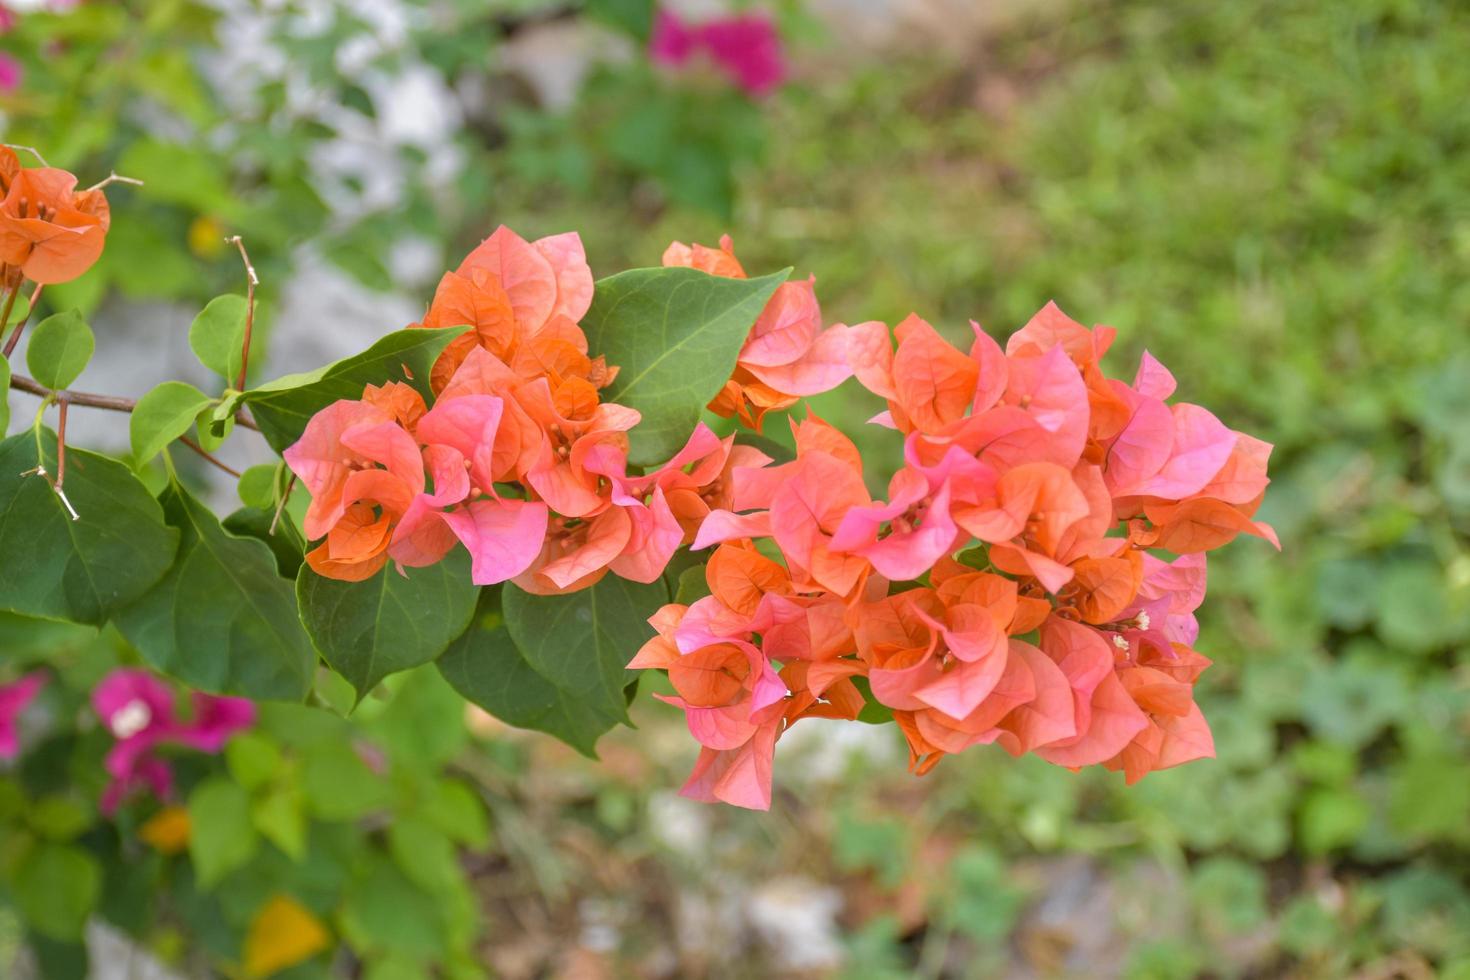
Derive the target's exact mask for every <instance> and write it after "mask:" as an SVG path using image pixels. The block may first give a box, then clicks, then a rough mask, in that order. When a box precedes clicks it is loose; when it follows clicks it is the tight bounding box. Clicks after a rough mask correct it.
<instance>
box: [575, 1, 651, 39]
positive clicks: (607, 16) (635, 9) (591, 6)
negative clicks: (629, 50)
mask: <svg viewBox="0 0 1470 980" xmlns="http://www.w3.org/2000/svg"><path fill="white" fill-rule="evenodd" d="M587 16H588V17H591V18H593V19H595V20H600V21H602V22H603V23H605V24H607V25H609V26H611V27H615V28H617V29H618V30H621V31H623V32H625V33H627V34H631V35H633V37H635V38H637V39H638V40H640V41H646V40H648V35H649V33H650V32H651V31H652V29H653V2H652V0H587Z"/></svg>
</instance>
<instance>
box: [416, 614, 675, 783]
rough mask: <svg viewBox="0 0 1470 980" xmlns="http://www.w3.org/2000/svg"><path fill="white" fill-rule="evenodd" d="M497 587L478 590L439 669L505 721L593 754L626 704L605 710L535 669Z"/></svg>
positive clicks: (465, 695) (472, 698)
mask: <svg viewBox="0 0 1470 980" xmlns="http://www.w3.org/2000/svg"><path fill="white" fill-rule="evenodd" d="M660 591H662V590H660ZM498 592H499V590H496V589H484V590H483V591H482V592H481V596H480V604H479V606H478V608H477V609H476V611H475V622H474V623H473V624H472V625H471V626H470V628H469V629H468V630H466V631H465V633H464V634H463V635H462V636H460V638H459V639H457V640H455V641H454V642H453V643H452V644H450V646H449V649H448V650H447V651H445V653H444V655H443V656H442V657H440V658H439V660H438V662H437V666H438V668H439V670H440V672H441V673H443V675H444V677H445V679H446V680H448V681H449V683H450V684H451V685H453V686H454V689H455V690H456V691H458V692H459V693H460V694H461V695H463V696H464V697H465V698H467V699H468V700H470V701H473V702H474V703H475V704H477V705H479V706H480V707H482V708H484V709H485V710H486V711H488V712H490V713H491V714H492V715H494V716H495V717H497V718H499V719H500V720H501V721H503V722H505V723H506V724H507V725H514V726H515V727H517V728H530V729H534V730H536V731H539V732H546V733H547V734H548V735H554V736H556V737H557V738H559V739H561V740H562V741H563V742H566V743H567V744H568V745H570V746H572V747H573V748H575V749H576V750H577V751H578V752H581V753H583V754H585V755H589V756H595V746H596V744H597V739H598V737H599V736H601V735H602V733H603V732H605V731H607V730H608V729H609V728H611V727H612V726H613V725H615V724H617V723H618V722H619V721H620V720H622V716H623V711H624V710H625V708H623V707H621V706H620V708H619V710H617V711H612V710H609V709H608V707H607V706H606V705H605V704H603V703H599V702H595V701H593V700H591V699H589V698H586V697H583V696H579V695H577V694H574V693H573V692H572V691H570V690H568V689H567V688H565V687H561V686H558V685H557V684H554V683H553V682H552V681H550V680H548V679H547V678H546V677H544V676H542V675H541V674H540V673H538V672H537V671H536V669H535V668H533V667H532V666H531V664H530V661H529V660H528V659H527V658H526V656H525V655H524V654H523V653H522V652H521V650H520V648H519V647H517V646H516V643H515V641H514V640H512V639H511V635H510V630H509V629H508V628H507V627H506V624H505V618H504V616H503V614H502V612H501V609H500V599H499V594H498ZM632 656H633V655H632V654H631V653H629V654H628V656H627V658H625V659H627V660H631V659H632Z"/></svg>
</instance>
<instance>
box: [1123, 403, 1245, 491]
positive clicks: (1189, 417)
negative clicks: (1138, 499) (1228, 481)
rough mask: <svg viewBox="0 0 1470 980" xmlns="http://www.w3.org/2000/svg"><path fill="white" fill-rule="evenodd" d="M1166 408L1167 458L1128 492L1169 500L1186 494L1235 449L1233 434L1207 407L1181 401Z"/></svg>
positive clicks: (1206, 480)
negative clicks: (1170, 436) (1170, 433)
mask: <svg viewBox="0 0 1470 980" xmlns="http://www.w3.org/2000/svg"><path fill="white" fill-rule="evenodd" d="M1170 411H1171V413H1172V414H1173V422H1174V425H1173V428H1174V444H1173V449H1172V451H1171V452H1170V454H1169V459H1168V461H1167V462H1166V463H1164V465H1163V467H1162V468H1161V469H1160V470H1159V471H1158V472H1157V473H1155V474H1154V475H1153V476H1152V477H1151V478H1149V479H1147V480H1144V481H1143V482H1142V483H1141V484H1139V485H1138V486H1137V487H1135V488H1133V490H1132V491H1131V494H1137V495H1138V496H1146V497H1164V498H1167V499H1170V500H1181V499H1183V498H1185V497H1188V496H1190V495H1191V494H1194V493H1197V492H1199V491H1200V490H1201V489H1202V488H1204V486H1205V485H1206V484H1208V483H1209V482H1210V480H1211V479H1212V478H1213V477H1214V476H1215V474H1216V473H1219V472H1220V469H1221V467H1223V466H1224V465H1225V461H1226V460H1228V459H1229V458H1230V453H1231V451H1232V450H1234V448H1235V433H1234V432H1231V431H1230V430H1229V429H1227V428H1225V425H1224V423H1222V422H1221V421H1220V420H1219V419H1217V418H1216V417H1215V416H1214V414H1213V413H1211V412H1209V411H1208V410H1206V409H1203V408H1200V407H1199V406H1198V405H1190V404H1188V403H1183V404H1179V405H1174V406H1172V407H1171V409H1170ZM1131 494H1130V495H1131Z"/></svg>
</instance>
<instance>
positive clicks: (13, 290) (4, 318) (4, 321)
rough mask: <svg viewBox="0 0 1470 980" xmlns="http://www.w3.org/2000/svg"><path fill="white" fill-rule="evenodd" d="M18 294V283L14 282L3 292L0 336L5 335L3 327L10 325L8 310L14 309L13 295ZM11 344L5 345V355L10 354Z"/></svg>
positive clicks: (0, 309) (0, 310)
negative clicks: (3, 302) (3, 304)
mask: <svg viewBox="0 0 1470 980" xmlns="http://www.w3.org/2000/svg"><path fill="white" fill-rule="evenodd" d="M19 295H20V283H16V284H15V285H14V286H12V287H10V289H8V290H6V292H5V306H4V307H3V308H0V337H4V336H5V328H6V327H7V326H9V325H10V311H11V310H13V309H15V297H17V296H19ZM19 332H20V331H19V330H17V331H16V333H19ZM13 346H14V345H13V344H6V345H5V356H6V357H9V356H10V351H11V350H12V348H13Z"/></svg>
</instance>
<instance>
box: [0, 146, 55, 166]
mask: <svg viewBox="0 0 1470 980" xmlns="http://www.w3.org/2000/svg"><path fill="white" fill-rule="evenodd" d="M0 146H8V147H10V148H11V149H12V150H25V151H26V152H27V153H29V154H30V155H31V156H33V157H35V158H36V161H37V162H38V163H40V164H41V166H43V167H49V166H51V164H49V163H47V162H46V158H45V157H43V156H41V151H40V150H38V149H36V148H35V147H34V146H21V145H20V144H19V143H0Z"/></svg>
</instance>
